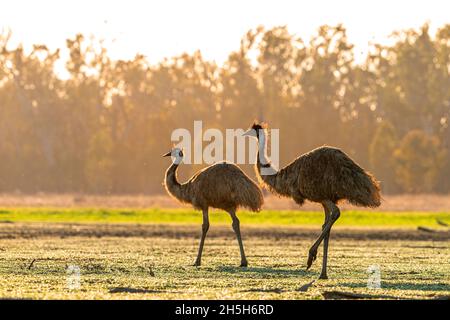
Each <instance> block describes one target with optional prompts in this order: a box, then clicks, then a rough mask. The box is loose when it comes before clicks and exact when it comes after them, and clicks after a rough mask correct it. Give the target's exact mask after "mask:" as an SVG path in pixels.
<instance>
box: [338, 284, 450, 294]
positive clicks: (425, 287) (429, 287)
mask: <svg viewBox="0 0 450 320" xmlns="http://www.w3.org/2000/svg"><path fill="white" fill-rule="evenodd" d="M339 286H341V287H348V288H367V284H366V283H342V284H340V285H339ZM381 288H382V289H391V290H417V291H447V292H448V291H450V285H448V284H446V283H412V282H405V283H383V282H382V283H381Z"/></svg>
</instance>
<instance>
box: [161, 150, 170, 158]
mask: <svg viewBox="0 0 450 320" xmlns="http://www.w3.org/2000/svg"><path fill="white" fill-rule="evenodd" d="M171 155H172V151H169V152H167V153H166V154H164V155H163V157H170V156H171Z"/></svg>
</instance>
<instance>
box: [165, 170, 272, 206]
mask: <svg viewBox="0 0 450 320" xmlns="http://www.w3.org/2000/svg"><path fill="white" fill-rule="evenodd" d="M177 168H178V165H177V164H175V163H174V164H172V165H171V166H170V167H169V169H167V172H166V179H165V187H166V190H167V192H168V193H169V194H170V195H171V196H173V197H174V198H175V199H178V200H179V201H181V202H184V203H190V204H192V206H193V207H194V208H195V209H198V210H203V209H207V208H208V207H213V208H216V209H222V210H225V211H230V210H237V209H238V208H247V209H249V210H251V211H256V212H257V211H260V210H261V207H262V205H263V203H264V198H263V195H262V192H261V190H260V188H259V187H258V185H257V184H256V183H255V182H253V180H251V179H250V178H249V177H248V176H247V175H246V174H245V173H244V172H243V171H242V170H241V169H239V167H238V166H236V165H235V164H233V163H228V162H221V163H216V164H213V165H211V166H209V167H206V168H204V169H203V170H200V171H199V172H197V173H196V174H195V175H194V176H192V178H190V179H189V180H188V181H187V182H186V183H183V184H180V183H179V182H178V179H177Z"/></svg>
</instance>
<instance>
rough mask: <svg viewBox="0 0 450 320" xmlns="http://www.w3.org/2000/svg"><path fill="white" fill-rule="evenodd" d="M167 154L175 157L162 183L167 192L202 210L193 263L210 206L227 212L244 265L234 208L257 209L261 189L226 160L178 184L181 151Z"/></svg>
mask: <svg viewBox="0 0 450 320" xmlns="http://www.w3.org/2000/svg"><path fill="white" fill-rule="evenodd" d="M170 155H171V156H172V157H173V158H174V159H175V160H174V161H173V163H172V165H171V166H170V167H169V168H168V169H167V171H166V176H165V181H164V184H165V187H166V190H167V192H168V193H169V194H170V195H171V196H173V197H174V198H176V199H177V200H179V201H181V202H183V203H189V204H191V205H192V206H193V207H194V208H195V209H197V210H202V212H203V224H202V236H201V239H200V245H199V249H198V254H197V259H196V261H195V263H194V265H195V266H200V265H201V258H202V252H203V246H204V242H205V238H206V234H207V233H208V230H209V213H208V210H209V208H210V207H212V208H216V209H222V210H225V211H227V212H228V213H229V214H230V216H231V219H232V221H233V223H232V227H233V230H234V232H235V233H236V237H237V240H238V244H239V249H240V253H241V266H242V267H246V266H247V265H248V262H247V258H246V256H245V251H244V246H243V243H242V237H241V231H240V222H239V219H238V217H237V215H236V211H237V210H238V209H239V208H242V207H244V208H247V209H249V210H251V211H260V209H261V206H262V205H263V202H264V198H263V195H262V192H261V189H260V188H259V187H258V185H257V184H256V183H255V182H253V181H252V180H251V179H250V178H249V177H248V176H247V175H246V174H245V173H244V172H243V171H242V170H241V169H239V167H237V166H236V165H235V164H232V163H227V162H221V163H216V164H213V165H211V166H209V167H207V168H205V169H203V170H200V171H199V172H197V173H196V174H195V175H193V176H192V178H190V179H189V180H188V181H187V182H186V183H183V184H181V183H179V182H178V179H177V169H178V166H179V164H180V163H181V161H182V158H183V152H182V151H181V150H180V149H173V150H172V151H171V152H169V153H168V154H166V155H165V156H170Z"/></svg>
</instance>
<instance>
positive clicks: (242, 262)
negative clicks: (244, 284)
mask: <svg viewBox="0 0 450 320" xmlns="http://www.w3.org/2000/svg"><path fill="white" fill-rule="evenodd" d="M247 266H248V262H247V260H243V261H241V265H240V267H241V268H246V267H247Z"/></svg>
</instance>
